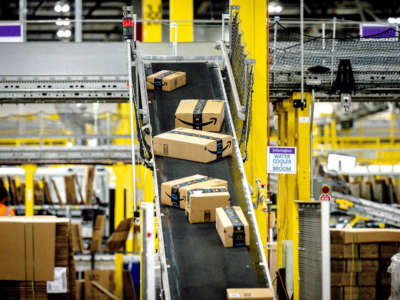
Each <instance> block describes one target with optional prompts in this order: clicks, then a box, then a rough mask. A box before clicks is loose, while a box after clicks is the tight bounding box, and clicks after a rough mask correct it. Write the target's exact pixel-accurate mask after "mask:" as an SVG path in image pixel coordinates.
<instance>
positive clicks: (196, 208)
mask: <svg viewBox="0 0 400 300" xmlns="http://www.w3.org/2000/svg"><path fill="white" fill-rule="evenodd" d="M228 206H230V194H229V192H228V189H227V188H226V187H214V188H196V189H190V190H188V192H187V196H186V212H187V216H188V220H189V223H190V224H193V223H209V222H215V209H216V208H217V207H228Z"/></svg>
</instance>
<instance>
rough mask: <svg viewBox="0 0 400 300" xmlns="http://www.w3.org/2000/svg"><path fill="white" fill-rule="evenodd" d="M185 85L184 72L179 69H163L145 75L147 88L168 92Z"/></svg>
mask: <svg viewBox="0 0 400 300" xmlns="http://www.w3.org/2000/svg"><path fill="white" fill-rule="evenodd" d="M184 85H186V73H185V72H179V71H168V70H163V71H159V72H157V73H154V74H152V75H149V76H147V79H146V87H147V89H148V90H156V91H161V90H162V91H165V92H170V91H173V90H175V89H177V88H179V87H181V86H184Z"/></svg>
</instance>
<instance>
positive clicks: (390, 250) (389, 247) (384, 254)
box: [379, 242, 400, 259]
mask: <svg viewBox="0 0 400 300" xmlns="http://www.w3.org/2000/svg"><path fill="white" fill-rule="evenodd" d="M379 246H380V248H381V249H380V254H381V258H386V259H390V258H391V257H392V256H393V255H395V254H396V253H399V252H400V242H399V243H382V244H380V245H379Z"/></svg>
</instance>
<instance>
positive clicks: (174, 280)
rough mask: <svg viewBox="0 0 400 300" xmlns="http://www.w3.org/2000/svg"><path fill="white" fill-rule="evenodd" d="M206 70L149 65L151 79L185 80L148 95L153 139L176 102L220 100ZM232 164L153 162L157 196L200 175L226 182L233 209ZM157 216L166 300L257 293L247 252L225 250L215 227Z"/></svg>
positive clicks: (169, 123) (237, 190)
mask: <svg viewBox="0 0 400 300" xmlns="http://www.w3.org/2000/svg"><path fill="white" fill-rule="evenodd" d="M211 69H212V67H209V66H208V64H207V63H205V62H204V63H152V72H153V73H155V72H158V71H160V70H177V71H185V72H186V73H187V80H188V84H187V85H186V86H184V87H181V88H178V89H177V90H175V91H173V92H161V91H155V92H152V93H154V95H150V96H154V98H153V100H152V101H151V102H150V114H151V123H152V127H153V134H154V135H156V134H159V133H162V132H165V131H168V130H171V129H173V128H174V125H175V123H174V114H175V110H176V108H177V106H178V104H179V101H180V100H181V99H222V95H219V94H220V92H218V90H221V89H220V87H219V89H218V88H216V86H215V85H216V84H217V83H216V80H213V72H212V70H211ZM214 77H215V76H214ZM214 79H215V78H214ZM150 98H151V97H150ZM225 132H226V131H225ZM228 133H230V132H228ZM233 160H234V158H232V157H229V158H225V159H223V160H220V161H218V162H213V163H209V164H203V163H197V162H191V161H186V160H179V159H172V158H166V157H157V159H156V168H157V176H158V184H159V191H160V186H161V183H162V182H165V181H168V180H173V179H176V178H180V177H185V176H190V175H193V174H202V175H207V176H210V177H215V178H221V179H225V180H227V181H228V184H229V191H230V193H231V202H232V205H238V204H239V201H244V200H243V198H244V197H243V192H242V190H241V189H242V188H241V182H240V179H239V178H240V177H239V176H238V175H237V173H238V171H237V168H236V167H234V166H235V164H234V162H233ZM161 210H162V213H163V214H164V216H163V217H162V222H163V231H164V242H165V248H166V249H165V252H166V257H167V263H168V265H170V268H169V272H168V276H169V283H170V290H171V299H174V300H175V299H185V300H186V299H190V300H197V299H199V300H200V299H204V300H206V299H207V300H215V299H226V288H234V287H236V288H239V287H243V288H244V287H257V276H256V267H255V265H254V263H252V261H251V258H250V252H249V250H248V249H247V248H246V247H241V248H224V247H223V245H222V242H221V241H220V239H219V236H218V234H217V231H216V229H215V223H206V224H189V222H188V221H187V218H186V216H185V213H184V211H183V210H179V209H176V208H172V207H166V206H162V207H161Z"/></svg>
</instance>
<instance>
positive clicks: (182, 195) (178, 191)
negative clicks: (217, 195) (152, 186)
mask: <svg viewBox="0 0 400 300" xmlns="http://www.w3.org/2000/svg"><path fill="white" fill-rule="evenodd" d="M217 186H218V187H225V188H228V182H227V181H226V180H222V179H216V178H209V177H207V176H203V175H199V174H196V175H193V176H189V177H184V178H180V179H175V180H171V181H167V182H164V183H162V184H161V203H162V204H165V205H169V206H174V207H178V208H181V209H185V207H186V194H187V191H188V190H189V189H193V188H212V187H217Z"/></svg>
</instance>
